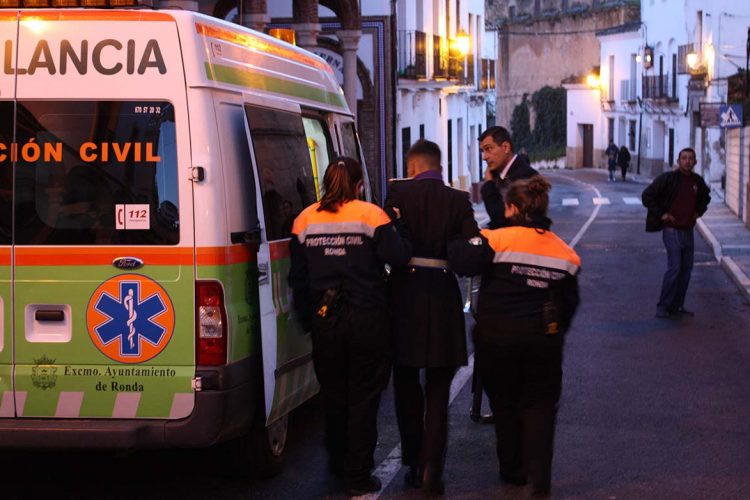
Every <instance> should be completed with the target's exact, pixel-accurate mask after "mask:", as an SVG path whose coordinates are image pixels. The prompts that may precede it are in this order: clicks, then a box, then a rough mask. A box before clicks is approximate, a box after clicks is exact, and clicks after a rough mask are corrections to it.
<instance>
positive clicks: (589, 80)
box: [586, 73, 601, 89]
mask: <svg viewBox="0 0 750 500" xmlns="http://www.w3.org/2000/svg"><path fill="white" fill-rule="evenodd" d="M600 84H601V80H600V79H599V75H597V74H595V73H589V74H588V75H587V76H586V85H588V86H589V87H591V88H592V89H598V88H599V85H600Z"/></svg>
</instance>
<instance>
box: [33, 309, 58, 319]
mask: <svg viewBox="0 0 750 500" xmlns="http://www.w3.org/2000/svg"><path fill="white" fill-rule="evenodd" d="M34 319H36V320H37V321H65V311H60V310H50V309H37V310H36V311H34Z"/></svg>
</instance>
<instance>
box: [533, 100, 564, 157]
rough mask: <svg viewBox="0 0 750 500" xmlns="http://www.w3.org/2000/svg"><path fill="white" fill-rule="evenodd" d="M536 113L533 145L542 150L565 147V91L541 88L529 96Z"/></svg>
mask: <svg viewBox="0 0 750 500" xmlns="http://www.w3.org/2000/svg"><path fill="white" fill-rule="evenodd" d="M531 105H532V106H533V107H534V111H535V112H536V122H535V123H534V145H535V146H537V147H542V148H549V147H552V146H559V145H563V146H564V145H565V140H566V133H565V107H566V106H565V89H564V88H561V87H558V88H552V87H542V88H541V89H539V90H537V91H536V92H534V95H532V96H531Z"/></svg>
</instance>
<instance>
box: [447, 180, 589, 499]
mask: <svg viewBox="0 0 750 500" xmlns="http://www.w3.org/2000/svg"><path fill="white" fill-rule="evenodd" d="M549 190H550V184H549V182H548V181H547V180H546V179H545V178H544V177H542V176H535V177H532V178H530V179H523V180H518V181H515V182H513V183H512V184H511V186H510V188H509V190H508V192H507V195H506V197H505V216H506V217H507V218H508V219H509V220H510V221H511V225H510V226H508V227H503V228H500V229H494V230H489V229H485V230H483V231H482V237H481V238H472V239H471V240H468V241H467V240H465V239H456V240H454V241H453V242H452V243H451V244H450V245H449V249H448V261H449V262H450V265H451V267H452V269H453V270H454V271H456V272H457V273H459V274H462V275H476V274H481V275H482V284H481V287H480V290H479V304H478V309H477V329H476V343H477V345H476V346H475V348H476V350H477V352H479V353H481V356H478V359H479V369H480V374H481V377H482V381H483V382H484V384H485V390H486V392H487V395H488V396H489V399H490V406H491V407H492V412H493V414H494V415H495V432H496V437H497V456H498V460H499V472H500V479H501V481H503V482H506V483H511V484H527V482H529V481H530V482H531V484H532V487H533V490H534V493H535V494H540V495H548V494H549V491H550V478H551V467H552V445H553V441H554V429H555V417H556V415H557V406H558V401H559V399H560V392H561V388H562V359H563V356H562V352H563V344H564V336H565V333H566V331H567V330H568V328H569V327H570V323H571V320H572V318H573V315H574V313H575V311H576V308H577V307H578V302H579V297H578V282H577V274H578V271H579V268H580V263H581V260H580V258H579V257H578V255H577V254H576V253H575V251H574V250H573V249H572V248H570V247H569V246H568V245H567V244H566V243H565V242H564V241H562V240H561V239H560V238H559V237H558V236H557V235H555V234H554V233H553V232H552V231H550V229H549V228H550V225H551V221H550V219H549V218H548V217H547V208H548V205H549V195H548V193H549Z"/></svg>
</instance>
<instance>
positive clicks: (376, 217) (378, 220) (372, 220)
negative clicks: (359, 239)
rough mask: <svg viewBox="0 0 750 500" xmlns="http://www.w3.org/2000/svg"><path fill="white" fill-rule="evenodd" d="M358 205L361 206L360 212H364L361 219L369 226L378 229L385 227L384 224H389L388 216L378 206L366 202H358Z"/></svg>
mask: <svg viewBox="0 0 750 500" xmlns="http://www.w3.org/2000/svg"><path fill="white" fill-rule="evenodd" d="M359 203H360V204H361V206H362V210H363V212H364V214H363V215H364V217H363V218H364V219H365V221H366V222H367V223H368V224H369V225H370V226H372V227H374V228H378V227H380V226H385V225H386V224H389V223H390V222H391V218H390V217H388V214H387V213H385V211H384V210H383V209H382V208H380V207H379V206H377V205H375V204H373V203H368V202H366V201H360V202H359Z"/></svg>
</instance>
